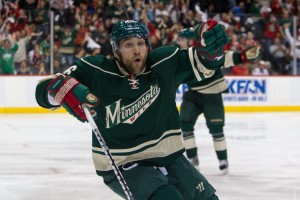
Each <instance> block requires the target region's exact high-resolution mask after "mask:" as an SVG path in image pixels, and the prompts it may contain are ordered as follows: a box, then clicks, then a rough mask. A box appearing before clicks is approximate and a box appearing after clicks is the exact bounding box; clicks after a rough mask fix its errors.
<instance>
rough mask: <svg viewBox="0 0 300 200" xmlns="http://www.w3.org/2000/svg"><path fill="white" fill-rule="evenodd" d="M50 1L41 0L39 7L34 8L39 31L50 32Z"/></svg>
mask: <svg viewBox="0 0 300 200" xmlns="http://www.w3.org/2000/svg"><path fill="white" fill-rule="evenodd" d="M48 11H49V2H47V3H46V2H45V0H39V1H38V6H37V9H35V10H34V23H35V24H36V25H37V32H43V34H44V35H48V34H49V12H48Z"/></svg>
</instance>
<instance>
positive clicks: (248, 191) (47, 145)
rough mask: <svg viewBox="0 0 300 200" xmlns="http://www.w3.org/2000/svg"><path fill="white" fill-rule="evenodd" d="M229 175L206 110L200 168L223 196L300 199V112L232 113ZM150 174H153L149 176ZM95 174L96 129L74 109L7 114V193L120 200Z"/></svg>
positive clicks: (11, 199)
mask: <svg viewBox="0 0 300 200" xmlns="http://www.w3.org/2000/svg"><path fill="white" fill-rule="evenodd" d="M225 135H226V137H227V145H228V154H229V164H230V168H229V170H230V171H229V174H228V175H226V176H224V175H221V173H220V172H219V169H218V161H217V158H216V155H215V152H214V150H213V143H212V137H211V136H210V135H209V133H208V130H207V128H206V126H205V121H204V118H203V117H202V116H200V117H199V119H198V121H197V126H196V139H197V145H198V147H199V159H200V170H201V172H202V174H203V175H204V176H206V178H207V179H208V180H209V181H210V182H211V184H212V185H213V186H214V187H215V188H216V190H217V194H218V196H219V198H220V200H300V113H299V112H295V113H292V112H282V113H241V114H238V113H226V126H225ZM145 181H147V180H145ZM119 199H121V198H119V197H118V196H116V195H115V194H114V193H113V192H111V191H110V190H109V189H108V188H107V187H106V186H105V185H104V184H103V183H102V179H101V177H98V176H97V175H96V174H95V171H94V167H93V163H92V157H91V129H90V126H89V125H88V124H87V123H85V124H82V123H80V122H79V121H77V120H76V119H75V118H73V117H71V116H70V115H68V114H32V115H23V114H22V115H0V200H119Z"/></svg>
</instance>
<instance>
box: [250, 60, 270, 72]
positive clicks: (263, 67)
mask: <svg viewBox="0 0 300 200" xmlns="http://www.w3.org/2000/svg"><path fill="white" fill-rule="evenodd" d="M270 69H271V63H270V62H269V61H264V60H260V61H259V62H258V63H257V66H256V67H255V68H254V69H253V70H252V71H251V75H254V76H269V75H270Z"/></svg>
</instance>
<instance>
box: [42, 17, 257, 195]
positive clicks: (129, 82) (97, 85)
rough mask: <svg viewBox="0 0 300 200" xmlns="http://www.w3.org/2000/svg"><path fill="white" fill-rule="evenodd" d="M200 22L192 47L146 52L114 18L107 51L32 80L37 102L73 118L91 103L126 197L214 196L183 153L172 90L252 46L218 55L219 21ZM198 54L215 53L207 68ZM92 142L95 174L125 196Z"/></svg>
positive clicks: (133, 28)
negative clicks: (35, 82) (127, 192)
mask: <svg viewBox="0 0 300 200" xmlns="http://www.w3.org/2000/svg"><path fill="white" fill-rule="evenodd" d="M200 27H201V28H200ZM200 27H199V30H198V33H197V37H196V40H197V41H198V44H197V45H196V46H195V47H193V48H190V49H188V50H180V49H179V48H176V47H161V48H157V49H156V50H153V51H151V46H150V40H149V35H148V29H147V28H146V26H145V25H144V24H142V23H140V22H137V21H133V20H126V21H119V22H118V23H117V24H116V25H115V26H114V28H113V31H112V37H111V45H112V47H113V53H114V57H113V58H110V59H107V58H105V57H103V56H90V57H86V58H82V59H81V60H79V61H76V62H75V64H74V65H73V66H71V67H70V68H69V69H67V70H66V71H64V73H63V74H55V75H52V76H50V77H48V78H46V79H43V80H41V81H40V82H39V83H38V85H37V87H36V100H37V102H38V103H39V105H40V106H42V107H44V108H49V109H51V108H55V107H59V106H61V105H62V106H63V107H64V108H65V109H66V110H67V111H68V112H69V113H70V114H72V115H73V116H75V117H76V118H77V119H78V120H80V121H86V116H85V114H84V112H83V110H82V106H81V105H83V104H85V105H88V106H90V107H91V109H92V110H93V111H91V112H92V114H93V115H94V117H95V121H96V124H97V126H98V128H99V130H100V132H101V133H102V135H103V138H104V140H105V141H106V144H107V146H108V148H109V149H110V152H111V154H112V156H113V158H114V160H115V162H116V164H117V165H118V167H119V169H120V170H121V172H122V175H123V177H124V179H125V180H126V182H127V185H128V186H129V188H130V190H131V193H132V194H133V197H134V199H137V200H145V199H172V200H179V199H187V200H192V199H203V200H204V199H205V200H206V199H209V200H215V199H218V197H217V196H216V194H215V189H214V188H213V187H212V186H211V185H210V184H209V183H208V181H207V180H206V179H205V177H203V176H202V175H201V174H200V173H199V171H198V170H197V169H196V168H194V167H193V166H192V165H191V164H190V162H189V161H188V160H187V159H186V158H185V156H184V155H183V152H184V145H183V142H182V136H181V130H180V123H179V114H178V110H177V107H176V103H175V94H176V89H177V87H178V86H179V85H180V84H182V83H186V82H197V81H202V80H205V78H209V77H211V76H212V75H213V74H214V73H215V71H214V70H215V69H219V68H220V67H230V66H232V65H234V64H236V63H240V62H243V61H245V60H248V59H255V58H256V57H257V52H258V51H257V50H258V49H259V48H257V49H254V50H251V51H249V52H247V54H244V53H242V54H241V53H238V52H226V53H225V54H224V52H223V50H222V48H223V46H224V45H225V44H226V43H228V37H227V35H226V33H225V31H224V30H223V29H222V27H221V26H220V25H219V24H218V23H217V22H215V21H212V22H209V23H204V24H202V25H201V26H200ZM215 52H217V54H215ZM202 54H203V56H204V57H207V56H213V57H214V56H220V59H219V60H217V61H216V63H215V62H214V63H213V64H214V68H207V67H206V66H205V65H206V64H207V63H202V61H200V56H201V55H202ZM204 54H205V55H204ZM245 55H246V56H245ZM92 145H93V150H92V154H93V161H94V166H95V169H96V173H97V174H98V175H100V176H102V177H103V179H104V183H105V184H106V185H107V186H108V187H109V188H110V189H111V190H113V191H114V192H115V193H117V194H118V195H120V196H121V197H123V198H125V194H124V192H123V190H122V188H121V186H120V184H119V182H118V179H117V178H116V177H115V175H114V172H113V170H112V167H111V165H110V163H109V162H108V160H107V159H106V157H105V155H104V151H103V149H101V147H100V145H99V142H98V140H97V139H96V137H95V136H93V144H92Z"/></svg>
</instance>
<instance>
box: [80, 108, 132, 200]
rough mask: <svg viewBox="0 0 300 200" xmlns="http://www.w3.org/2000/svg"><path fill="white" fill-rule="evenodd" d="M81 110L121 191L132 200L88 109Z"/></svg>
mask: <svg viewBox="0 0 300 200" xmlns="http://www.w3.org/2000/svg"><path fill="white" fill-rule="evenodd" d="M82 108H83V111H84V113H85V116H86V118H87V120H88V122H89V124H90V125H91V127H92V129H93V132H94V134H95V136H96V137H97V139H98V141H99V143H100V145H101V147H102V149H103V151H104V153H105V155H106V157H107V159H108V160H109V162H110V165H111V167H112V169H113V171H114V173H115V175H116V177H117V178H118V181H119V183H120V185H121V186H122V189H123V191H124V193H125V195H126V197H127V199H128V200H133V196H132V194H131V192H130V190H129V187H128V185H127V183H126V181H125V179H124V177H123V176H122V174H121V172H120V170H119V168H118V166H117V165H116V163H115V161H114V159H113V157H112V155H111V153H110V151H109V149H108V147H107V145H106V143H105V141H104V139H103V137H102V135H101V133H100V131H99V129H98V127H97V125H96V123H95V121H94V119H93V117H92V115H91V113H90V111H89V108H88V107H87V106H86V105H82Z"/></svg>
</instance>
